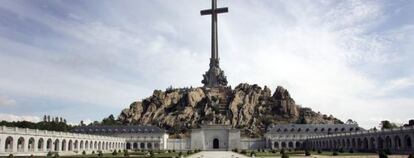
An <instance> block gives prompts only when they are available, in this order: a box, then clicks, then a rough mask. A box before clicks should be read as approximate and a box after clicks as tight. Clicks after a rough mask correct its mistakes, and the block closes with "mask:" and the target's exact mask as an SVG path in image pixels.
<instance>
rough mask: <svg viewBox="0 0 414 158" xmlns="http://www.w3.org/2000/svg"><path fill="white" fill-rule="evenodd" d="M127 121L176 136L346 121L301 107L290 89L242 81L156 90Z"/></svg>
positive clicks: (124, 115) (125, 115)
mask: <svg viewBox="0 0 414 158" xmlns="http://www.w3.org/2000/svg"><path fill="white" fill-rule="evenodd" d="M118 121H120V122H121V123H123V124H152V125H156V126H159V127H162V128H164V129H167V130H168V131H169V133H171V134H173V135H175V136H182V135H183V134H188V132H189V129H192V128H197V127H199V125H202V124H228V125H232V126H233V127H237V128H240V129H241V131H242V135H245V136H251V137H252V136H253V137H254V136H260V135H262V134H263V133H264V132H265V130H266V128H267V127H268V126H269V125H271V124H282V123H331V124H332V123H342V121H340V120H338V119H336V118H334V117H332V116H329V117H328V116H326V115H322V114H320V113H316V112H313V111H312V110H311V109H310V108H303V107H300V106H298V105H297V104H296V103H295V101H294V100H293V98H292V97H291V96H290V94H289V92H288V91H287V90H286V89H284V88H283V87H280V86H279V87H277V88H276V91H275V92H274V93H273V95H272V93H271V90H270V89H269V88H268V87H266V86H265V87H264V88H263V89H262V88H261V87H259V86H258V85H249V84H240V85H238V86H237V87H236V88H235V89H234V90H232V89H231V88H230V87H216V88H204V87H200V88H182V89H167V90H166V91H160V90H155V91H154V93H153V94H152V96H150V97H148V98H146V99H143V100H142V101H136V102H133V103H132V104H131V105H130V106H129V108H126V109H124V110H123V111H122V112H121V114H120V115H119V117H118Z"/></svg>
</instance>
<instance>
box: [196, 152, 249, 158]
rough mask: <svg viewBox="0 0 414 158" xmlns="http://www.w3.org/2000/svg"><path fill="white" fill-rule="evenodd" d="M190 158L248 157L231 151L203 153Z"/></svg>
mask: <svg viewBox="0 0 414 158" xmlns="http://www.w3.org/2000/svg"><path fill="white" fill-rule="evenodd" d="M188 158H248V157H247V156H244V155H241V154H238V153H235V152H231V151H202V152H199V153H196V154H194V155H191V156H189V157H188Z"/></svg>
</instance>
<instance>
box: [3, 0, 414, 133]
mask: <svg viewBox="0 0 414 158" xmlns="http://www.w3.org/2000/svg"><path fill="white" fill-rule="evenodd" d="M0 3H1V5H0V75H1V76H0V119H5V120H19V119H26V120H34V121H36V120H39V118H41V116H42V115H44V114H50V115H59V116H63V117H65V118H67V119H68V120H69V121H70V122H72V123H78V122H79V121H80V120H86V121H90V120H100V119H102V118H103V117H106V116H108V115H109V114H115V115H118V114H119V112H120V111H121V110H122V109H123V108H126V107H128V106H129V104H130V103H131V102H133V101H136V100H141V99H143V98H145V97H148V96H150V95H151V94H152V91H153V90H154V89H162V90H163V89H165V88H167V87H168V86H170V85H172V86H173V87H189V86H193V87H196V86H201V82H200V81H201V79H202V74H203V73H204V72H205V71H206V70H207V69H208V62H209V55H210V43H209V42H210V18H209V17H204V16H203V17H202V16H200V14H199V10H201V9H206V8H209V7H210V1H208V0H203V1H202V0H198V1H194V0H174V1H165V0H164V1H161V0H152V1H132V0H131V1H127V0H125V1H97V0H90V1H75V0H72V1H59V0H58V1H57V0H31V1H29V0H25V1H23V0H4V1H1V2H0ZM219 6H227V7H229V10H230V12H229V13H227V14H223V15H220V16H219V48H220V49H219V56H220V58H221V59H220V60H221V67H222V68H223V69H224V71H225V73H226V75H227V76H228V80H229V83H230V85H231V86H232V87H235V86H237V84H238V83H243V82H247V83H250V84H254V83H256V84H259V85H260V86H264V85H267V86H269V87H270V88H271V89H272V91H274V89H275V88H276V86H277V85H281V86H284V87H285V88H287V89H288V90H289V91H290V92H291V95H292V96H293V97H294V99H295V100H296V102H297V103H298V104H300V105H302V106H305V107H311V108H312V109H314V110H315V111H320V112H321V113H326V114H332V115H334V116H336V117H339V118H340V119H342V120H346V119H348V118H352V119H354V120H356V121H357V122H359V124H360V125H362V126H363V127H366V128H368V127H373V126H376V125H377V124H378V123H379V122H380V121H381V120H383V119H388V120H391V121H394V122H398V123H403V122H407V120H408V119H413V118H414V116H413V114H414V69H413V66H414V62H413V60H414V18H412V17H414V1H411V0H393V1H382V0H374V1H371V0H363V1H362V0H361V1H358V0H349V1H343V0H321V1H317V0H299V1H281V0H280V1H279V0H262V1H229V0H220V1H219Z"/></svg>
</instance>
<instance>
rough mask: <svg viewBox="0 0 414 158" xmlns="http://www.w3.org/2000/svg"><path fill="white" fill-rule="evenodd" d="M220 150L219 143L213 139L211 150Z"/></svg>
mask: <svg viewBox="0 0 414 158" xmlns="http://www.w3.org/2000/svg"><path fill="white" fill-rule="evenodd" d="M218 148H220V141H219V140H218V139H217V138H214V139H213V149H218Z"/></svg>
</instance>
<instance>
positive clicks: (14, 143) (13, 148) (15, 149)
mask: <svg viewBox="0 0 414 158" xmlns="http://www.w3.org/2000/svg"><path fill="white" fill-rule="evenodd" d="M18 139H19V137H17V138H16V137H13V144H12V146H13V147H12V148H11V152H17V140H18Z"/></svg>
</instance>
